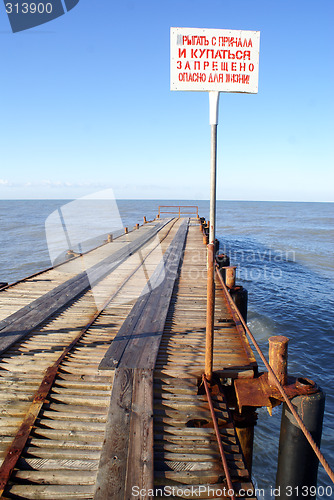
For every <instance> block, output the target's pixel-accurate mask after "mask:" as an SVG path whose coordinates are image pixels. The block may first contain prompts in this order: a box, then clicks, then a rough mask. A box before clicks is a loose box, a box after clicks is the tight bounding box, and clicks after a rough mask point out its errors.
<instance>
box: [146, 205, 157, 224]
mask: <svg viewBox="0 0 334 500" xmlns="http://www.w3.org/2000/svg"><path fill="white" fill-rule="evenodd" d="M159 217H160V207H159V215H158V219H159ZM146 222H147V220H146V217H145V215H144V224H146Z"/></svg>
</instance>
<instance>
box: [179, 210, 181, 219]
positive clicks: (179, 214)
mask: <svg viewBox="0 0 334 500" xmlns="http://www.w3.org/2000/svg"><path fill="white" fill-rule="evenodd" d="M180 217H181V207H179V218H180Z"/></svg>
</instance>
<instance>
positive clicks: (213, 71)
mask: <svg viewBox="0 0 334 500" xmlns="http://www.w3.org/2000/svg"><path fill="white" fill-rule="evenodd" d="M170 44H171V68H170V75H171V90H193V91H210V90H213V91H219V92H246V93H249V94H256V93H257V90H258V79H259V50H260V32H259V31H238V30H216V29H201V28H171V37H170Z"/></svg>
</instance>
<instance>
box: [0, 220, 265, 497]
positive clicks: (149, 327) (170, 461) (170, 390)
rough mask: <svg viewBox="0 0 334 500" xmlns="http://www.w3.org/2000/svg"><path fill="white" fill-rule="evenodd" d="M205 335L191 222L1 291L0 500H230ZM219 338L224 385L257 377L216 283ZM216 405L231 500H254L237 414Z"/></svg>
mask: <svg viewBox="0 0 334 500" xmlns="http://www.w3.org/2000/svg"><path fill="white" fill-rule="evenodd" d="M205 325H206V246H205V244H203V235H202V232H201V230H200V223H199V220H198V219H197V218H166V219H156V220H154V221H151V222H150V223H147V224H144V225H143V226H141V227H140V228H139V229H136V230H133V231H131V232H129V233H128V234H124V235H123V236H121V237H119V238H117V239H115V240H114V241H113V242H111V243H106V244H105V245H102V246H101V247H99V248H97V249H95V250H93V251H91V252H89V253H87V254H85V255H84V256H81V257H78V258H75V259H72V260H70V261H69V262H67V263H65V264H62V265H59V266H58V267H56V268H54V269H49V270H47V271H45V272H41V273H39V274H37V275H34V276H32V277H30V278H27V279H26V280H23V281H21V282H19V283H17V284H14V285H11V286H9V287H7V288H5V289H3V290H2V291H0V354H1V359H0V406H1V417H0V426H1V428H0V434H1V443H0V460H2V461H3V463H2V466H1V469H0V481H1V486H2V489H3V498H22V499H23V498H31V499H62V500H64V499H67V498H77V499H95V500H111V499H115V500H123V499H129V500H130V499H139V498H140V499H144V498H147V499H148V498H152V497H153V495H152V490H153V489H154V488H157V489H158V490H159V489H160V490H161V489H162V488H163V487H164V486H165V487H168V488H170V489H171V488H174V490H173V494H172V495H168V498H191V496H189V488H190V487H192V488H193V489H192V490H191V491H193V497H194V498H225V497H226V498H229V496H228V495H227V494H226V495H224V494H223V493H222V491H224V488H225V491H227V483H226V477H225V473H224V470H223V467H222V463H221V458H220V454H219V448H218V444H217V441H216V437H215V432H214V429H213V425H212V417H211V413H210V409H209V405H208V401H207V398H206V395H205V391H204V389H203V387H201V385H200V380H201V375H202V373H203V370H204V358H205ZM214 330H215V332H214V334H215V337H214V338H215V341H214V366H213V369H214V372H215V373H216V374H217V375H219V377H220V380H221V382H224V380H227V379H231V378H238V377H243V378H247V377H249V378H252V377H253V376H254V372H255V371H256V369H257V365H256V361H255V358H254V355H253V352H252V350H251V348H250V346H249V343H248V341H247V338H246V335H245V332H244V330H243V328H242V325H241V324H239V323H238V321H236V320H235V317H234V316H233V315H232V314H231V310H230V307H229V303H228V300H227V299H226V296H225V294H224V293H223V290H222V288H221V284H220V282H219V281H218V280H217V282H216V303H215V328H214ZM212 399H213V405H214V408H215V414H216V418H217V420H218V425H219V432H220V436H221V439H222V442H223V447H224V452H225V454H226V457H227V461H228V465H229V470H230V474H231V479H232V482H233V487H234V490H235V492H236V496H238V492H239V491H240V490H248V498H254V496H253V494H252V490H253V486H252V483H251V479H250V475H249V471H248V470H247V466H246V463H245V458H244V455H243V453H242V450H241V446H240V443H239V439H238V436H237V431H236V429H235V427H234V423H233V418H232V415H231V408H229V407H228V404H227V401H226V399H225V397H224V393H223V392H222V391H219V390H217V391H213V395H212ZM232 409H233V408H232ZM13 457H14V459H15V461H14V462H13ZM13 464H14V465H13ZM206 485H210V490H209V489H208V488H204V487H205V486H206ZM199 486H201V488H202V489H201V490H200V491H201V493H200V496H198V494H197V493H198V491H199V490H198V488H199ZM196 488H197V489H196ZM1 491H2V490H1V487H0V492H1ZM139 491H140V493H139ZM169 491H171V490H168V492H169ZM214 491H215V492H216V494H214V493H213V492H214ZM212 495H213V496H212ZM0 496H1V495H0Z"/></svg>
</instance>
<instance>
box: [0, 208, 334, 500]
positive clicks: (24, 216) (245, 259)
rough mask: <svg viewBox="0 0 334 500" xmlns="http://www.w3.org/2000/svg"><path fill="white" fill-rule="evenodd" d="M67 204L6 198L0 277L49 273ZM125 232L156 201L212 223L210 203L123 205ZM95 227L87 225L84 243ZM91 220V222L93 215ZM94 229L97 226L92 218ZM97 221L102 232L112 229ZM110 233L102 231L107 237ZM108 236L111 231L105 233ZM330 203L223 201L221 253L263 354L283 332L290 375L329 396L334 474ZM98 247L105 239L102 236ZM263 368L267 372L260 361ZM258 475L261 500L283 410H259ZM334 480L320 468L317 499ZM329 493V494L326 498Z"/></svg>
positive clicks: (327, 427)
mask: <svg viewBox="0 0 334 500" xmlns="http://www.w3.org/2000/svg"><path fill="white" fill-rule="evenodd" d="M67 203H68V201H66V200H65V201H64V200H22V201H18V200H12V201H0V221H1V222H0V224H1V238H0V241H1V252H0V281H2V282H14V281H16V280H18V279H21V278H24V277H25V276H27V275H29V274H32V273H34V272H37V271H39V270H41V269H43V268H46V267H49V266H50V265H51V263H50V257H49V252H48V245H47V240H46V236H45V221H46V220H47V219H48V217H49V216H50V214H52V213H54V212H57V211H58V209H59V208H61V207H63V206H64V205H66V204H67ZM117 205H118V209H119V213H120V217H121V219H122V223H123V225H124V226H128V227H129V228H131V227H133V226H134V225H135V224H136V223H140V224H141V223H142V222H143V219H142V217H143V216H146V218H147V219H148V220H150V219H153V218H154V217H155V216H156V215H157V211H158V206H159V205H198V207H199V214H200V216H203V217H206V218H207V219H208V218H209V202H207V201H199V202H196V201H189V200H187V201H182V200H179V201H176V200H173V201H166V200H164V201H162V202H161V201H160V202H159V201H158V200H119V201H118V202H117ZM90 215H91V221H90V222H89V221H87V222H86V223H85V221H83V226H84V232H85V235H86V236H87V238H88V237H89V236H88V235H89V234H90V224H94V214H90ZM92 215H93V216H92ZM95 223H96V224H95V226H96V225H98V223H99V221H95ZM105 225H106V227H105V228H104V227H103V224H102V225H101V233H104V232H107V226H108V215H107V216H106V224H105ZM104 229H106V231H104ZM104 236H105V235H104ZM333 236H334V204H331V203H288V202H246V201H245V202H240V201H226V202H222V201H218V202H217V238H218V239H219V242H220V251H221V252H224V253H227V254H228V255H229V256H230V259H231V264H232V265H237V266H238V271H237V283H238V284H240V285H242V286H244V287H245V288H247V290H248V294H249V306H248V324H249V327H250V329H251V331H252V332H253V334H254V335H255V337H256V339H257V341H258V343H259V344H260V346H261V348H262V349H263V351H264V353H265V354H266V355H267V353H268V338H269V337H270V336H272V335H285V336H287V337H288V338H289V339H290V342H289V362H288V370H289V374H290V375H294V376H304V377H308V378H311V379H313V380H314V381H315V382H316V383H317V384H318V385H320V386H321V388H322V389H323V391H324V392H325V393H326V411H325V417H324V428H323V435H322V444H321V450H322V452H323V453H324V455H325V457H326V458H327V461H328V462H329V463H330V465H331V467H332V468H334V446H333V443H334V387H333V385H334V383H333V382H334V380H333V378H334V377H333V376H334V359H333V350H334V335H333V299H334V265H333V258H332V250H333V247H332V246H333V239H334V238H333ZM101 241H102V240H101ZM259 366H260V369H263V366H262V364H261V362H260V361H259ZM258 414H259V419H258V424H257V426H256V428H255V442H254V464H253V477H254V481H255V484H256V486H257V488H259V489H260V490H264V493H265V494H264V498H265V500H267V499H268V500H269V499H270V498H272V496H271V494H270V492H271V490H272V488H274V486H275V474H276V466H277V455H278V440H279V429H280V418H281V407H277V408H275V409H274V411H273V415H272V416H269V414H268V412H267V411H266V409H260V410H259V411H258ZM330 485H331V481H330V480H329V478H328V477H327V474H326V473H325V471H324V470H323V468H322V466H321V465H320V466H319V475H318V486H319V490H318V498H324V499H330V498H334V485H332V487H333V494H332V495H330V494H326V491H324V492H323V490H322V489H321V487H324V488H326V487H328V486H330ZM328 492H330V490H329V489H328V488H327V493H328Z"/></svg>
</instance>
